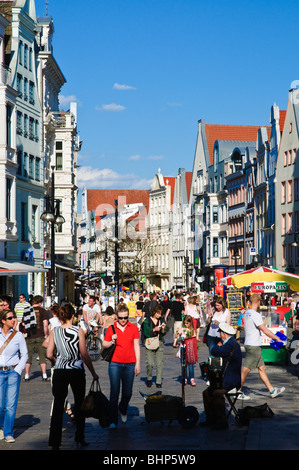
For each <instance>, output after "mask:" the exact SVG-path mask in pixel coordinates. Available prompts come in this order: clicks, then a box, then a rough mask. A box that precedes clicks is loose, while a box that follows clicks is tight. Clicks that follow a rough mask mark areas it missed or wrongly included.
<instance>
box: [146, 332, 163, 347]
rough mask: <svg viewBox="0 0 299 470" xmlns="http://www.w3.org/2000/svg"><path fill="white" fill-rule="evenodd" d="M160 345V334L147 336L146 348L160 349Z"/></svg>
mask: <svg viewBox="0 0 299 470" xmlns="http://www.w3.org/2000/svg"><path fill="white" fill-rule="evenodd" d="M159 345H160V339H159V335H158V336H153V337H152V338H146V340H145V347H146V349H150V350H155V349H158V348H159Z"/></svg>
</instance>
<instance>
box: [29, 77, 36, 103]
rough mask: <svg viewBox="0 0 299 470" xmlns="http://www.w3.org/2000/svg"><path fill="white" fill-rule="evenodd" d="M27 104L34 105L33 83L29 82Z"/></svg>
mask: <svg viewBox="0 0 299 470" xmlns="http://www.w3.org/2000/svg"><path fill="white" fill-rule="evenodd" d="M29 103H30V104H34V103H35V100H34V83H33V82H32V81H31V80H30V81H29Z"/></svg>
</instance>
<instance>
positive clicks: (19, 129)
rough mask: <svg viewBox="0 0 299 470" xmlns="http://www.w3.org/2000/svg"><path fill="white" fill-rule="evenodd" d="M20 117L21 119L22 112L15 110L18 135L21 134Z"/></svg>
mask: <svg viewBox="0 0 299 470" xmlns="http://www.w3.org/2000/svg"><path fill="white" fill-rule="evenodd" d="M22 119H23V115H22V113H21V112H20V111H17V134H19V135H22V134H23V128H22Z"/></svg>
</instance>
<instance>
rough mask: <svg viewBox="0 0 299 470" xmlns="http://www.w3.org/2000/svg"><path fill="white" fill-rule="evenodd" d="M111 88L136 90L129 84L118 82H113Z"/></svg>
mask: <svg viewBox="0 0 299 470" xmlns="http://www.w3.org/2000/svg"><path fill="white" fill-rule="evenodd" d="M113 90H136V88H135V87H133V86H131V85H120V84H119V83H114V85H113Z"/></svg>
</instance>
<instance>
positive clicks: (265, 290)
mask: <svg viewBox="0 0 299 470" xmlns="http://www.w3.org/2000/svg"><path fill="white" fill-rule="evenodd" d="M251 290H252V292H256V293H258V294H270V293H280V292H288V285H287V283H286V282H253V283H252V284H251Z"/></svg>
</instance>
